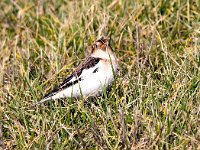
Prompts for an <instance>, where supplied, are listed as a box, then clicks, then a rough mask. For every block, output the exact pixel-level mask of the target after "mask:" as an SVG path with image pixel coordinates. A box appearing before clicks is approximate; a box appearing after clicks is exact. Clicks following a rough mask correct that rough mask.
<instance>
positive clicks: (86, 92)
mask: <svg viewBox="0 0 200 150" xmlns="http://www.w3.org/2000/svg"><path fill="white" fill-rule="evenodd" d="M96 68H98V71H97V72H95V73H93V71H94V70H95V69H96ZM112 68H113V69H112ZM116 70H117V65H116V64H115V63H113V66H112V65H111V63H110V62H103V61H100V62H99V63H98V64H97V65H96V66H94V67H92V68H90V69H87V70H83V72H82V74H81V78H82V80H81V81H79V83H78V84H75V85H73V86H71V87H68V88H67V89H64V90H63V91H60V92H58V93H57V94H56V95H54V96H53V97H52V99H57V98H62V97H81V95H82V96H83V97H87V96H91V95H97V94H98V93H99V92H101V91H102V90H104V88H106V87H107V86H108V85H109V84H110V83H111V82H112V81H113V80H114V74H115V72H116ZM113 71H114V72H113Z"/></svg>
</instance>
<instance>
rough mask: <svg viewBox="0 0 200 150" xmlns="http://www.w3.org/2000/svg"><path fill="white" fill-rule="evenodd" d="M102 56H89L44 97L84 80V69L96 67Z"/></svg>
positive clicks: (45, 97)
mask: <svg viewBox="0 0 200 150" xmlns="http://www.w3.org/2000/svg"><path fill="white" fill-rule="evenodd" d="M100 60H101V58H96V57H91V56H90V57H87V58H86V59H85V61H84V62H83V63H81V64H80V65H79V66H78V67H77V68H76V69H75V70H74V71H73V72H72V74H71V75H70V76H68V77H67V78H66V79H65V80H64V81H63V82H62V83H61V84H60V85H59V86H57V87H55V88H54V89H53V91H51V92H50V93H48V94H46V95H45V96H44V99H47V98H49V97H52V96H53V95H55V94H56V93H58V92H60V91H61V90H63V89H66V88H68V87H70V86H72V85H75V84H77V83H78V82H79V81H81V80H84V78H83V77H82V76H81V75H82V72H83V70H87V69H89V68H92V67H94V66H95V65H96V64H98V63H99V61H100ZM96 69H97V68H95V69H94V71H93V73H95V72H96Z"/></svg>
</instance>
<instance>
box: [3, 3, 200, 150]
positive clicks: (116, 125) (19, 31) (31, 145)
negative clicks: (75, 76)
mask: <svg viewBox="0 0 200 150" xmlns="http://www.w3.org/2000/svg"><path fill="white" fill-rule="evenodd" d="M0 8H1V9H0V20H1V21H0V60H1V61H0V72H1V73H0V121H1V122H0V147H1V149H4V148H7V149H80V148H82V149H199V148H200V146H199V145H200V114H199V113H200V72H199V71H200V69H199V68H200V54H199V53H200V51H199V49H200V46H199V45H200V44H199V43H200V41H199V37H200V36H199V35H200V26H199V25H200V24H199V22H200V11H199V8H200V3H199V1H198V0H193V1H189V0H178V1H176V0H171V1H169V0H165V1H159V0H154V1H153V0H151V1H150V0H149V1H132V0H127V1H123V0H113V1H111V0H100V1H92V0H90V1H85V0H82V1H63V0H59V1H56V0H53V1H51V2H50V1H45V0H44V1H42V0H38V1H28V0H17V1H14V0H3V1H2V2H1V3H0ZM102 35H103V36H107V37H111V45H112V47H113V49H114V50H115V52H116V55H117V57H118V58H119V60H120V71H119V74H118V75H117V80H116V82H115V83H114V84H113V86H112V88H111V91H110V92H105V93H104V95H103V96H99V97H96V98H93V100H90V101H89V102H88V103H87V100H84V99H80V100H77V99H72V98H68V99H62V100H56V101H53V102H46V103H44V104H42V105H40V106H35V107H34V106H33V104H34V103H35V102H37V101H39V100H40V98H41V97H42V96H43V95H44V94H45V93H46V92H48V91H49V90H51V89H52V88H53V87H54V86H56V85H57V84H58V83H59V82H61V81H63V80H64V77H65V76H67V75H69V74H70V72H71V71H72V70H73V69H74V68H75V67H76V66H77V65H78V64H79V63H80V62H81V61H82V59H83V58H84V57H85V55H87V51H86V49H87V47H88V46H91V45H92V43H93V42H94V41H95V40H96V39H97V38H98V37H99V36H102Z"/></svg>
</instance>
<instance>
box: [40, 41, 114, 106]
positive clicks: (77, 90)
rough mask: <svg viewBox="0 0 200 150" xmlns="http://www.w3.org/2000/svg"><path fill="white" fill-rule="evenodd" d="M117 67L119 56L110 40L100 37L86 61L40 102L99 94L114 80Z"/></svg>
mask: <svg viewBox="0 0 200 150" xmlns="http://www.w3.org/2000/svg"><path fill="white" fill-rule="evenodd" d="M117 68H118V63H117V58H116V55H115V54H114V52H113V51H112V48H111V46H110V43H109V40H108V39H104V38H100V39H99V40H97V41H95V43H94V44H93V46H92V50H91V53H90V55H89V56H88V57H87V58H86V59H85V61H84V62H83V63H81V64H80V65H79V66H78V67H77V68H76V69H75V70H74V71H73V72H72V74H71V75H70V76H68V77H67V78H66V79H65V80H64V82H63V83H62V84H60V85H59V86H58V87H56V88H55V89H54V90H53V91H52V92H51V93H49V94H47V95H46V96H45V97H44V99H43V100H41V101H40V102H39V103H42V102H45V101H47V100H51V99H52V100H55V99H58V98H64V97H81V96H83V97H87V96H95V95H98V94H99V93H100V92H102V90H103V89H104V88H106V87H107V86H108V85H109V84H110V83H111V82H112V81H113V80H114V76H115V73H116V72H117Z"/></svg>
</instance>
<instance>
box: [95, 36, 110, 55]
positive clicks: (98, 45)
mask: <svg viewBox="0 0 200 150" xmlns="http://www.w3.org/2000/svg"><path fill="white" fill-rule="evenodd" d="M108 46H109V47H110V45H109V40H108V39H104V38H103V37H102V38H100V39H98V40H97V41H95V43H94V44H93V46H92V51H91V53H93V52H94V51H95V50H97V49H101V50H106V47H108Z"/></svg>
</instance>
